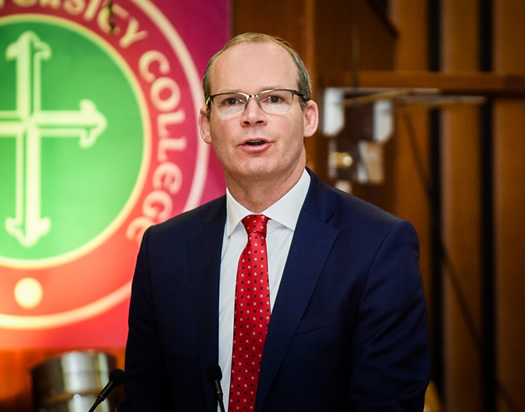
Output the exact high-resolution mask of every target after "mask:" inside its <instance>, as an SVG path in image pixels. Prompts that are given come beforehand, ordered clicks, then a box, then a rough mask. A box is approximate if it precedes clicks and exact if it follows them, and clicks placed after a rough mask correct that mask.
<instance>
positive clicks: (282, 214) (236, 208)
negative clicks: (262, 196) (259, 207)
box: [226, 169, 311, 237]
mask: <svg viewBox="0 0 525 412" xmlns="http://www.w3.org/2000/svg"><path fill="white" fill-rule="evenodd" d="M310 179H311V178H310V175H309V174H308V172H307V171H306V169H305V170H304V171H303V174H302V175H301V178H300V179H299V181H298V182H297V183H296V184H295V186H294V187H292V188H291V189H290V190H289V191H288V193H286V194H285V195H284V196H283V197H281V198H280V199H279V200H278V201H277V202H275V203H274V204H273V205H271V206H270V207H268V208H267V209H266V210H264V211H263V212H262V213H261V214H263V215H266V216H268V217H269V218H270V219H271V221H274V222H278V223H280V224H282V225H284V226H286V227H287V228H289V229H291V230H295V225H296V224H297V220H298V219H299V213H300V212H301V207H302V206H303V203H304V199H305V198H306V194H307V193H308V188H309V187H310ZM251 214H253V212H251V211H250V210H248V209H246V208H245V207H244V206H243V205H241V204H240V203H239V202H237V201H236V200H235V199H234V198H233V196H232V195H231V193H230V191H229V190H228V189H226V235H227V236H228V237H229V236H230V235H231V234H232V232H233V230H234V229H235V227H236V226H237V225H238V224H239V223H240V221H241V220H242V219H243V218H244V217H245V216H248V215H251Z"/></svg>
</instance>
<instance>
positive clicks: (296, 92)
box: [205, 89, 310, 114]
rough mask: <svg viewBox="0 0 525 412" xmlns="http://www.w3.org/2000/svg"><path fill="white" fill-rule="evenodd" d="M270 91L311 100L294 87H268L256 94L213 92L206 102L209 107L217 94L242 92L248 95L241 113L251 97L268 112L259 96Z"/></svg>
mask: <svg viewBox="0 0 525 412" xmlns="http://www.w3.org/2000/svg"><path fill="white" fill-rule="evenodd" d="M268 92H290V93H292V100H293V98H294V96H299V97H300V98H302V99H303V100H304V101H305V102H307V101H308V100H310V98H309V97H307V96H306V95H304V94H303V93H301V92H299V91H297V90H294V89H268V90H263V91H261V92H259V93H256V94H248V93H244V92H224V93H217V94H212V95H211V96H208V98H207V99H206V102H205V103H206V106H208V107H209V106H210V104H211V103H213V99H215V98H216V97H217V96H224V95H226V94H240V95H242V96H244V97H246V103H245V104H244V108H243V109H242V110H240V111H239V112H238V113H241V112H243V111H244V110H246V108H247V107H248V103H249V102H250V99H251V98H254V99H255V101H256V102H257V104H258V105H259V107H260V108H261V110H262V111H264V112H265V113H267V112H266V110H264V109H263V107H262V106H261V101H260V100H259V96H260V95H261V94H263V93H268ZM285 113H286V112H285ZM270 114H275V113H270Z"/></svg>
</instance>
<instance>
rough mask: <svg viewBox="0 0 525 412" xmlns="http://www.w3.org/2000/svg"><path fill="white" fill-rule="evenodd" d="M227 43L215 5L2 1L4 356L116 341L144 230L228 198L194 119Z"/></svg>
mask: <svg viewBox="0 0 525 412" xmlns="http://www.w3.org/2000/svg"><path fill="white" fill-rule="evenodd" d="M113 22H114V28H112V27H111V26H112V25H113ZM228 36H229V9H228V1H227V0H206V1H203V0H201V1H198V2H193V1H188V2H174V1H171V0H162V1H161V0H158V1H155V2H153V1H147V0H121V1H119V0H115V1H113V6H112V9H111V10H109V9H108V7H107V3H106V1H105V0H86V1H45V2H44V1H37V0H34V1H30V0H24V1H22V0H18V1H17V0H12V1H9V0H0V91H1V92H0V199H1V200H0V348H14V347H61V348H64V347H78V348H86V347H94V346H96V347H121V346H123V345H124V344H125V339H126V334H127V311H128V304H129V296H130V285H131V283H130V282H131V279H132V275H133V269H134V265H135V258H136V254H137V251H138V246H139V242H140V239H141V236H142V233H143V232H144V230H145V229H146V228H147V227H148V226H150V225H151V224H155V223H158V222H161V221H163V220H166V219H167V218H169V217H171V216H174V215H176V214H179V213H181V212H183V211H185V210H187V209H190V208H193V207H195V206H198V205H199V204H201V203H203V202H205V201H207V200H210V199H212V198H214V197H217V196H219V195H221V194H222V193H223V192H224V182H223V179H222V172H221V171H220V167H219V165H218V163H217V161H216V159H215V157H214V155H213V153H212V149H211V147H209V146H208V145H206V144H204V143H203V142H202V140H201V139H200V136H199V133H198V128H197V116H198V110H199V108H200V107H201V106H202V105H203V98H202V91H201V78H202V73H203V72H204V69H205V66H206V63H207V61H208V59H209V58H210V57H211V55H212V54H213V53H214V52H215V51H216V50H218V49H219V48H220V47H221V46H222V45H223V43H224V42H225V41H226V40H227V38H228ZM181 316H184V314H181Z"/></svg>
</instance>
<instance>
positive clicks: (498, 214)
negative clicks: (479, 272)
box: [494, 0, 525, 412]
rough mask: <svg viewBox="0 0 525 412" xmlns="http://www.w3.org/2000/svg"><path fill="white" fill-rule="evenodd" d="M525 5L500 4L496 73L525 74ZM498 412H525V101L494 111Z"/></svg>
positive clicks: (496, 11) (506, 103) (503, 102)
mask: <svg viewBox="0 0 525 412" xmlns="http://www.w3.org/2000/svg"><path fill="white" fill-rule="evenodd" d="M524 21H525V7H523V2H521V1H519V0H502V1H498V2H494V69H495V70H496V71H498V72H504V73H513V74H521V75H525V54H524V53H523V50H524V48H525V25H524V24H523V22H524ZM494 135H495V141H494V175H495V176H494V178H495V187H494V191H495V234H494V235H495V249H496V250H495V253H496V290H495V295H496V302H497V312H496V325H497V340H496V349H497V359H498V363H497V376H498V380H499V382H500V384H501V388H500V390H499V392H498V405H497V406H498V411H502V412H507V411H515V410H516V411H517V410H520V411H522V410H525V391H524V390H523V387H524V382H525V368H524V367H523V365H525V351H524V350H523V342H524V341H525V320H524V316H525V315H524V314H525V298H524V297H525V278H524V276H523V274H524V273H525V270H524V267H525V253H524V250H525V235H524V233H525V219H524V217H523V216H524V210H525V161H524V160H523V159H524V158H525V101H524V100H523V99H521V100H510V99H509V100H507V99H506V100H500V101H498V102H496V104H495V107H494Z"/></svg>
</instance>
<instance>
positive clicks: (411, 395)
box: [119, 34, 429, 412]
mask: <svg viewBox="0 0 525 412" xmlns="http://www.w3.org/2000/svg"><path fill="white" fill-rule="evenodd" d="M203 88H204V94H205V98H206V106H205V107H203V108H202V109H201V112H200V130H201V136H202V138H203V139H204V141H205V142H206V143H209V144H211V145H212V146H213V148H214V150H215V153H216V155H217V157H218V159H219V160H220V162H221V164H222V166H223V168H224V174H225V179H226V185H227V194H226V196H224V197H221V198H219V199H216V200H214V201H212V202H210V203H208V204H205V205H203V206H201V207H199V208H197V209H195V210H192V211H189V212H187V213H184V214H182V215H179V216H177V217H175V218H173V219H171V220H168V221H167V222H165V223H162V224H160V225H157V226H153V227H151V228H150V229H148V230H147V231H146V233H145V235H144V238H143V241H142V245H141V249H140V252H139V256H138V261H137V267H136V272H135V277H134V281H133V292H132V298H131V307H130V314H129V336H128V343H127V350H126V374H127V379H126V396H125V399H124V401H123V402H122V403H121V405H120V409H119V410H120V411H121V412H124V411H191V412H198V411H214V410H218V409H217V408H218V407H217V394H216V390H215V387H214V385H213V383H212V382H210V381H209V379H208V378H209V377H208V376H207V370H208V368H209V367H210V366H211V365H217V364H218V365H219V366H220V367H221V369H222V372H223V378H222V381H221V382H222V385H223V388H224V389H225V390H224V395H225V396H224V403H225V405H226V409H228V408H229V410H255V411H259V412H262V411H265V412H290V411H301V412H309V411H312V412H314V411H315V412H325V411H328V412H338V411H383V412H384V411H421V410H422V409H423V402H424V392H425V389H426V386H427V383H428V379H429V354H428V343H427V323H426V313H425V302H424V297H423V290H422V285H421V278H420V273H419V269H418V264H417V259H418V241H417V237H416V234H415V232H414V230H413V228H412V226H411V225H410V224H409V223H408V222H406V221H402V220H400V219H398V218H396V217H394V216H391V215H389V214H387V213H385V212H383V211H381V210H379V209H378V208H376V207H375V206H372V205H371V204H368V203H366V202H364V201H362V200H358V199H357V198H355V197H353V196H351V195H348V194H345V193H342V192H339V191H337V190H335V189H333V188H331V187H329V186H327V185H325V184H324V183H322V182H321V181H320V180H319V179H318V178H317V177H316V176H315V175H314V174H313V173H312V172H311V171H309V170H308V169H306V152H305V147H304V138H305V137H309V136H312V135H313V134H314V133H315V131H316V129H317V125H318V119H319V111H318V107H317V105H316V103H315V102H314V101H312V100H311V99H310V95H311V94H310V93H311V91H310V81H309V78H308V74H307V72H306V70H305V69H304V65H303V63H302V61H301V59H300V58H299V56H298V55H297V54H296V53H295V52H294V51H293V50H292V49H291V48H289V46H287V45H286V43H284V42H283V41H281V40H279V39H276V38H274V37H270V36H266V35H262V34H244V35H241V36H238V37H237V38H235V39H233V40H231V41H230V42H229V43H228V44H227V45H226V46H225V48H223V49H222V50H221V51H220V52H219V53H217V54H216V55H215V56H214V57H213V58H212V59H211V60H210V63H209V65H208V67H207V69H206V73H205V75H204V80H203ZM247 215H249V220H250V222H251V221H252V220H253V221H254V222H255V221H256V220H257V223H254V226H259V225H260V226H261V227H263V226H266V233H264V231H263V230H262V231H261V232H260V233H255V234H252V233H250V232H249V228H248V226H250V224H249V223H248V224H246V226H247V228H246V231H245V228H244V227H243V225H244V224H245V221H244V220H243V218H244V217H246V216H247ZM261 215H264V216H266V217H263V218H261ZM261 219H262V220H261ZM241 221H243V222H241ZM261 222H262V223H261ZM247 231H248V233H247ZM252 236H255V237H256V238H257V239H256V240H254V239H255V238H253V237H252ZM247 239H249V241H248V243H249V244H248V245H247V246H246V249H244V250H243V248H244V247H245V245H246V243H247ZM266 243H267V244H266ZM254 245H255V246H256V247H255V246H254ZM252 247H255V249H253V250H252V249H250V250H249V251H248V252H247V250H248V249H249V248H252ZM241 253H242V255H243V256H245V255H246V254H247V253H248V254H251V256H252V258H253V257H254V256H256V255H255V254H256V253H259V255H258V256H262V260H261V259H259V260H258V261H257V262H253V261H252V263H256V264H260V263H262V264H263V265H262V269H261V266H259V268H258V269H257V270H255V269H253V273H252V272H251V271H252V269H251V268H249V269H246V267H245V263H241V262H240V261H239V260H241V261H242V260H243V259H244V258H243V256H241ZM246 256H249V255H246ZM266 256H267V266H266V265H265V262H266V260H265V258H266ZM259 269H261V270H260V271H259ZM245 270H247V272H246V273H245V272H243V271H245ZM251 275H253V276H261V277H255V278H250V277H249V276H251ZM244 276H247V277H244ZM241 277H242V278H243V280H242V281H241V280H239V281H238V282H239V283H237V284H236V282H237V280H236V279H237V278H241ZM243 282H244V283H243ZM257 282H258V283H257ZM252 286H257V289H259V286H260V290H261V293H260V295H254V297H256V298H257V299H259V298H260V301H257V302H251V303H243V302H244V301H242V299H244V298H245V297H244V296H240V295H239V293H241V295H242V291H244V288H245V287H246V288H250V287H252ZM268 288H269V291H268ZM250 290H251V289H250ZM240 291H241V292H240ZM250 293H251V292H250ZM268 299H269V301H268ZM243 305H244V306H243ZM243 307H244V308H245V309H246V308H250V311H251V308H254V307H255V308H257V310H256V311H257V312H259V311H260V312H261V316H260V318H258V319H260V321H259V322H257V323H258V324H257V325H251V324H250V325H248V324H242V323H237V322H243V320H242V319H240V318H241V315H240V313H241V312H242V310H243ZM259 308H260V309H259ZM257 316H259V315H257ZM244 320H246V318H245V319H244ZM259 328H260V329H259ZM251 333H253V342H254V343H253V345H251V344H247V345H246V346H243V347H242V348H239V341H242V340H243V339H244V337H245V335H247V334H251ZM255 335H257V338H255ZM249 336H250V337H249V339H247V340H248V341H250V342H251V341H252V336H251V335H249ZM252 350H253V353H252V352H251V351H252ZM243 351H244V352H249V356H248V355H246V356H247V358H249V359H250V360H248V359H246V360H245V359H244V358H243V356H245V353H243ZM232 358H233V366H232ZM239 364H240V366H239ZM245 364H246V365H248V364H249V366H247V367H244V365H245ZM212 378H213V377H212Z"/></svg>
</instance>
